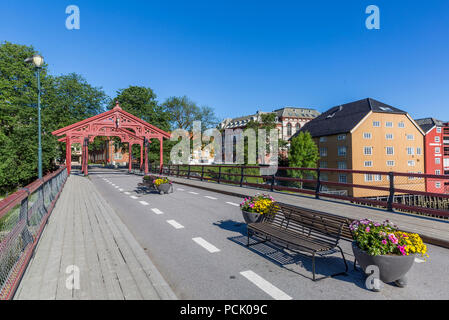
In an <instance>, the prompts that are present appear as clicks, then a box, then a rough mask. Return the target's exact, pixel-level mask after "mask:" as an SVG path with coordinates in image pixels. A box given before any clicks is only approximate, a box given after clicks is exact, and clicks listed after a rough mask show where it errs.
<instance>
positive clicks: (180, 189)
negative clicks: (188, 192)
mask: <svg viewBox="0 0 449 320" xmlns="http://www.w3.org/2000/svg"><path fill="white" fill-rule="evenodd" d="M176 190H179V191H184V189H182V188H177V189H176Z"/></svg>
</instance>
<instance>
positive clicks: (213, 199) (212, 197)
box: [204, 196, 217, 200]
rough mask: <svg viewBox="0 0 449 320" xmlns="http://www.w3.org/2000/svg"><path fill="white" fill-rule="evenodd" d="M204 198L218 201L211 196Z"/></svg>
mask: <svg viewBox="0 0 449 320" xmlns="http://www.w3.org/2000/svg"><path fill="white" fill-rule="evenodd" d="M204 197H205V198H207V199H211V200H217V198H215V197H211V196H204Z"/></svg>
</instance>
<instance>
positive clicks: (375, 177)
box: [374, 174, 382, 181]
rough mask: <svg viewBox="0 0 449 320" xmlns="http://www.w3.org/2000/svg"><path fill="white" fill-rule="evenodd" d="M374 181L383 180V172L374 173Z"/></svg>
mask: <svg viewBox="0 0 449 320" xmlns="http://www.w3.org/2000/svg"><path fill="white" fill-rule="evenodd" d="M374 181H382V175H381V174H375V175H374Z"/></svg>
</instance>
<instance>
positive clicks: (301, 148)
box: [287, 131, 319, 187]
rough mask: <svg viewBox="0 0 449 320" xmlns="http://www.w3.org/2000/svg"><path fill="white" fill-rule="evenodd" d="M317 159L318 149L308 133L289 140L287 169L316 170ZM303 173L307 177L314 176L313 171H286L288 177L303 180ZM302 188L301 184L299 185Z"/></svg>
mask: <svg viewBox="0 0 449 320" xmlns="http://www.w3.org/2000/svg"><path fill="white" fill-rule="evenodd" d="M318 159H319V153H318V147H317V145H316V144H315V142H314V141H313V139H312V136H311V135H310V133H309V132H302V131H301V132H300V133H299V134H298V135H297V136H296V137H294V138H293V139H292V140H291V144H290V151H289V155H288V164H289V167H298V168H316V166H317V163H318ZM305 172H306V173H307V175H308V176H312V177H313V176H315V175H316V173H315V171H310V172H307V171H303V170H288V171H287V173H288V175H289V176H290V177H294V178H304V176H305ZM300 185H301V187H302V184H300Z"/></svg>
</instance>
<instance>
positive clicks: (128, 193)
mask: <svg viewBox="0 0 449 320" xmlns="http://www.w3.org/2000/svg"><path fill="white" fill-rule="evenodd" d="M123 193H124V194H126V195H127V196H129V195H130V194H131V192H128V191H126V192H123Z"/></svg>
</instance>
